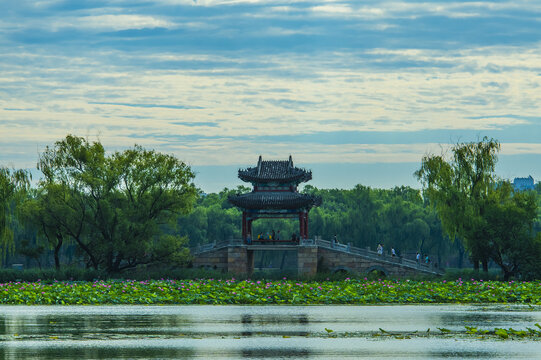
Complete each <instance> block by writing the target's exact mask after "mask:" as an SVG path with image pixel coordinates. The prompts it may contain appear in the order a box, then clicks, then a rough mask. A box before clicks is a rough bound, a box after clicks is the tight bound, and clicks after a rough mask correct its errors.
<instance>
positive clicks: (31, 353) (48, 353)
mask: <svg viewBox="0 0 541 360" xmlns="http://www.w3.org/2000/svg"><path fill="white" fill-rule="evenodd" d="M128 346H130V344H126V343H123V344H122V345H119V347H117V348H115V347H110V346H104V347H94V346H80V347H75V346H59V347H53V346H51V345H50V344H47V346H46V345H45V344H44V345H43V347H41V348H40V347H38V348H35V347H30V348H25V347H11V348H9V347H2V348H0V357H2V358H3V359H36V358H37V356H38V355H39V359H44V360H52V359H54V360H56V359H135V358H137V359H141V358H142V359H162V358H167V359H192V358H193V357H194V356H195V355H196V352H195V351H194V350H193V349H191V348H159V347H139V346H138V340H134V341H133V344H131V346H132V347H128Z"/></svg>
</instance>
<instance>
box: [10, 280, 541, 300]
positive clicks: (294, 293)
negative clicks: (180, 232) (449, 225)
mask: <svg viewBox="0 0 541 360" xmlns="http://www.w3.org/2000/svg"><path fill="white" fill-rule="evenodd" d="M0 303H1V304H28V305H30V304H81V305H82V304H224V305H225V304H249V305H252V304H254V305H255V304H257V305H262V304H306V305H310V304H381V303H389V304H413V303H519V304H537V305H541V282H515V281H511V282H500V281H463V280H462V279H459V280H456V281H446V280H442V281H409V280H402V281H395V280H375V281H369V280H356V279H346V280H342V281H318V282H316V281H307V282H303V281H296V280H288V279H285V278H284V279H282V280H274V281H262V280H236V279H227V280H223V279H201V280H145V281H140V280H122V281H114V280H109V281H94V282H80V281H64V282H59V281H55V282H52V283H51V282H41V281H38V282H8V283H2V284H0Z"/></svg>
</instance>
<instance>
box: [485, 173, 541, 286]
mask: <svg viewBox="0 0 541 360" xmlns="http://www.w3.org/2000/svg"><path fill="white" fill-rule="evenodd" d="M485 210H486V211H485V216H484V217H483V218H480V219H479V221H480V223H479V224H478V225H477V226H476V229H477V231H478V232H479V233H480V234H479V236H480V237H481V236H483V237H484V238H485V239H486V240H487V241H488V242H489V246H490V249H491V258H492V259H493V260H494V262H495V263H496V264H498V266H500V268H501V269H502V271H503V273H504V279H505V280H508V279H509V278H510V277H511V276H517V275H521V276H523V277H526V278H532V277H537V276H539V275H541V264H540V263H539V256H540V255H541V243H540V241H539V239H536V238H535V237H534V236H533V223H534V221H535V218H536V217H537V199H536V196H535V193H534V192H531V191H525V192H520V191H518V192H514V193H513V188H512V185H511V184H510V183H509V182H502V183H500V184H498V187H497V188H495V189H494V190H493V191H491V192H490V194H489V197H488V198H487V204H486V206H485Z"/></svg>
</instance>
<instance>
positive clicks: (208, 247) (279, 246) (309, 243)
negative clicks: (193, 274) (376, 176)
mask: <svg viewBox="0 0 541 360" xmlns="http://www.w3.org/2000/svg"><path fill="white" fill-rule="evenodd" d="M239 246H240V247H243V248H246V249H247V250H259V251H261V250H266V251H296V250H298V249H299V248H306V247H312V248H322V249H326V250H331V251H333V252H339V253H344V254H345V255H346V254H347V255H350V256H355V257H357V258H363V259H366V260H369V261H372V262H377V263H378V264H381V265H382V266H399V267H402V268H408V269H410V270H413V271H415V272H418V273H425V274H432V275H442V274H443V273H444V271H443V270H442V269H440V268H436V267H434V266H432V264H424V263H417V262H416V261H414V260H409V259H404V258H402V257H392V256H389V255H380V254H378V253H377V252H376V251H372V250H368V249H363V248H358V247H355V246H350V245H349V244H348V245H345V244H336V243H332V242H331V241H328V240H322V239H306V240H302V241H301V242H300V243H299V244H298V245H296V244H283V243H275V244H273V243H272V242H271V241H269V243H267V244H265V243H255V244H250V245H245V244H243V242H242V240H240V239H233V240H229V241H222V242H214V243H209V244H205V245H203V246H199V247H197V248H195V249H192V253H193V254H194V255H196V256H197V255H199V254H203V253H206V252H210V251H217V250H219V249H223V248H227V247H239Z"/></svg>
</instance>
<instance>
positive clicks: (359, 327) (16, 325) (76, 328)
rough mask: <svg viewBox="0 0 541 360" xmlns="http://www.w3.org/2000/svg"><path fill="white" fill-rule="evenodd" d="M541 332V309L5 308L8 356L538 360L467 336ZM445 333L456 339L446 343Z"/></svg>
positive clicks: (540, 345) (510, 344)
mask: <svg viewBox="0 0 541 360" xmlns="http://www.w3.org/2000/svg"><path fill="white" fill-rule="evenodd" d="M535 323H541V308H540V307H528V306H517V305H513V306H507V305H486V306H483V305H380V306H334V305H332V306H196V305H194V306H120V305H119V306H0V355H1V356H2V357H3V358H4V359H31V358H39V359H74V358H77V359H138V358H140V359H146V358H160V359H206V358H214V359H238V358H242V359H263V358H264V359H373V358H379V359H397V358H411V359H474V358H475V359H509V358H520V359H539V358H540V356H541V355H540V354H541V341H539V340H537V341H536V340H532V339H531V338H526V339H521V340H500V339H498V338H496V337H494V336H489V337H481V336H475V335H467V334H465V326H475V327H479V328H482V329H488V330H493V329H494V328H496V327H501V328H510V327H513V328H514V329H517V330H518V329H526V327H535V326H534V324H535ZM438 327H439V328H446V329H449V330H450V331H451V334H450V335H443V334H442V332H441V331H440V330H438V329H437V328H438ZM380 329H383V330H384V331H385V332H382V331H381V330H380ZM428 329H430V331H428Z"/></svg>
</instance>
